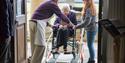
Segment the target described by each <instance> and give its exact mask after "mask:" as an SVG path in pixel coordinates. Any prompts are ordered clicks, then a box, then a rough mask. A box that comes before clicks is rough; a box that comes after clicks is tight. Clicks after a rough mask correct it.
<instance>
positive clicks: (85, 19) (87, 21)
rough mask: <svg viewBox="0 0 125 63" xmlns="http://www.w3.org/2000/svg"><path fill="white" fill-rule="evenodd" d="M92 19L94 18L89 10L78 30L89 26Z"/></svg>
mask: <svg viewBox="0 0 125 63" xmlns="http://www.w3.org/2000/svg"><path fill="white" fill-rule="evenodd" d="M91 19H92V16H91V12H90V9H87V10H86V14H85V18H84V19H83V21H82V23H81V24H78V25H77V26H76V28H83V27H86V26H88V25H89V24H90V23H91Z"/></svg>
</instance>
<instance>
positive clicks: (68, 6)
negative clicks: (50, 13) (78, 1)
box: [62, 3, 70, 11]
mask: <svg viewBox="0 0 125 63" xmlns="http://www.w3.org/2000/svg"><path fill="white" fill-rule="evenodd" d="M63 9H67V10H69V11H70V5H69V4H67V3H66V4H64V5H63V6H62V10H63Z"/></svg>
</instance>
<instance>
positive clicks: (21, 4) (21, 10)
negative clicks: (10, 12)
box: [16, 0, 25, 16]
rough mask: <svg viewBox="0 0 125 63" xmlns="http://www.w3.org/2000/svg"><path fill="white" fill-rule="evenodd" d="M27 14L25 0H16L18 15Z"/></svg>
mask: <svg viewBox="0 0 125 63" xmlns="http://www.w3.org/2000/svg"><path fill="white" fill-rule="evenodd" d="M21 14H25V0H16V15H17V16H19V15H21Z"/></svg>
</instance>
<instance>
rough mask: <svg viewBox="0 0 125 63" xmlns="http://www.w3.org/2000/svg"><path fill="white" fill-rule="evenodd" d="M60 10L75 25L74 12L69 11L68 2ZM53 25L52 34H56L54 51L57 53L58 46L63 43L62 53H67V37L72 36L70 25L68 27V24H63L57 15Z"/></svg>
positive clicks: (72, 31)
mask: <svg viewBox="0 0 125 63" xmlns="http://www.w3.org/2000/svg"><path fill="white" fill-rule="evenodd" d="M62 12H63V13H64V15H66V16H67V17H68V18H69V19H70V21H71V22H72V23H73V24H74V25H77V21H76V14H75V13H74V12H72V11H70V6H69V5H68V4H66V5H64V6H63V7H62ZM54 26H55V28H54V35H56V37H57V40H56V41H57V42H56V43H57V45H56V53H59V47H60V46H62V45H63V49H64V53H65V54H66V53H68V52H67V41H68V37H72V36H73V34H74V29H73V28H72V27H69V26H68V25H65V23H64V22H63V21H62V20H61V19H60V18H59V17H57V18H56V21H55V22H54Z"/></svg>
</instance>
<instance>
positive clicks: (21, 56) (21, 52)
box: [17, 25, 26, 63]
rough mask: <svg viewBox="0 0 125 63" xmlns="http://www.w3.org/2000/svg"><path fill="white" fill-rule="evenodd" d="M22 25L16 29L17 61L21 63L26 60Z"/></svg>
mask: <svg viewBox="0 0 125 63" xmlns="http://www.w3.org/2000/svg"><path fill="white" fill-rule="evenodd" d="M24 29H25V28H24V25H21V26H19V27H17V39H18V40H17V56H18V57H17V58H18V59H17V60H18V63H22V62H23V61H24V60H25V59H26V48H25V46H26V44H25V35H24V34H25V33H24V32H25V30H24Z"/></svg>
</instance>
